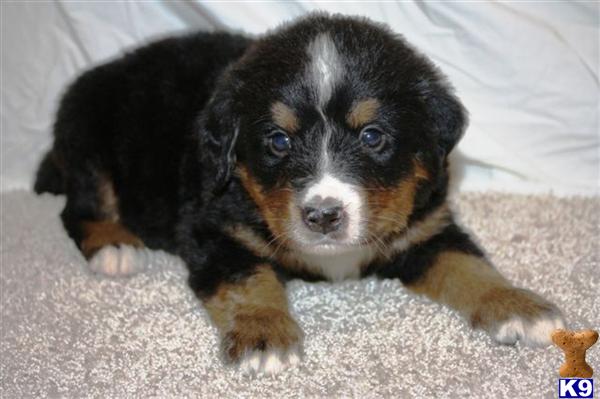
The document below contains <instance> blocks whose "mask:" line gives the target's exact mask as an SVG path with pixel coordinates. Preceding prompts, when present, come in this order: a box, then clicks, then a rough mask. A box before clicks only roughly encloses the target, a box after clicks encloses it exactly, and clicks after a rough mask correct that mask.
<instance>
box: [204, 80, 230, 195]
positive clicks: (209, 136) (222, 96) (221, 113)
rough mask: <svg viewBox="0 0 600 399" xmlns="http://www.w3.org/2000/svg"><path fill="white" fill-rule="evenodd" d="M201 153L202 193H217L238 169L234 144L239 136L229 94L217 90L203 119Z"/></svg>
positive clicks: (225, 91) (206, 108) (226, 91)
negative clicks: (235, 169)
mask: <svg viewBox="0 0 600 399" xmlns="http://www.w3.org/2000/svg"><path fill="white" fill-rule="evenodd" d="M199 127H200V141H199V145H200V148H199V153H200V159H201V162H202V176H203V179H202V180H203V190H204V191H206V190H208V191H209V192H211V193H213V194H214V193H218V192H219V191H221V190H222V189H223V188H224V187H225V186H226V185H227V183H228V182H229V179H230V178H231V173H232V171H233V169H234V168H235V162H236V155H235V144H236V141H237V136H238V132H239V122H238V117H237V116H236V115H234V111H233V99H232V95H231V92H230V91H229V90H225V89H221V90H218V91H217V93H216V94H215V96H213V98H211V100H210V101H209V103H208V104H207V106H206V107H205V110H204V112H203V114H202V116H201V118H200V123H199Z"/></svg>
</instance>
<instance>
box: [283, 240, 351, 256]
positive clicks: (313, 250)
mask: <svg viewBox="0 0 600 399" xmlns="http://www.w3.org/2000/svg"><path fill="white" fill-rule="evenodd" d="M294 244H295V247H296V249H298V250H299V251H301V252H304V253H306V254H310V255H324V256H325V255H339V254H343V253H347V252H352V251H356V250H357V249H359V248H360V247H361V245H360V242H354V241H346V240H344V241H340V240H335V239H331V238H327V237H324V238H322V239H320V240H314V241H296V242H295V243H294Z"/></svg>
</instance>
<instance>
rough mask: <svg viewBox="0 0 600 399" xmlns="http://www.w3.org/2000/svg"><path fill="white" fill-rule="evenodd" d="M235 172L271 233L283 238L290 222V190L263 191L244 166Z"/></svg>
mask: <svg viewBox="0 0 600 399" xmlns="http://www.w3.org/2000/svg"><path fill="white" fill-rule="evenodd" d="M237 172H238V175H239V177H240V180H241V182H242V185H243V186H244V188H245V189H246V191H247V192H248V194H249V195H250V197H251V198H252V200H253V201H254V203H255V204H256V205H257V206H258V209H259V211H260V213H261V215H262V217H263V218H264V219H265V222H266V223H267V225H268V226H269V229H270V230H271V232H272V233H273V234H274V235H275V236H277V237H279V236H285V235H286V234H287V224H288V223H289V220H290V203H291V201H292V191H291V189H290V188H288V187H284V188H279V189H274V190H272V191H265V190H264V188H263V187H262V186H261V185H260V184H259V183H258V182H257V181H256V179H255V178H254V177H253V176H252V175H251V174H250V172H249V171H248V169H247V168H246V167H245V166H243V165H242V166H239V167H238V171H237Z"/></svg>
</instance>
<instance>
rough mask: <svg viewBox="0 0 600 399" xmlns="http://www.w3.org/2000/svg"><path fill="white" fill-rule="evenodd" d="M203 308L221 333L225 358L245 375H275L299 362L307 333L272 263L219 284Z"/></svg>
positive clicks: (205, 301)
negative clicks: (291, 311) (291, 308)
mask: <svg viewBox="0 0 600 399" xmlns="http://www.w3.org/2000/svg"><path fill="white" fill-rule="evenodd" d="M204 305H205V307H206V309H207V310H208V313H209V314H210V316H211V318H212V320H213V322H214V323H215V325H216V326H217V328H218V329H219V332H220V333H221V337H222V348H223V353H224V355H225V358H226V359H227V360H229V361H237V362H239V364H240V367H241V368H242V369H244V370H245V371H252V372H265V373H268V374H272V373H276V372H278V371H280V370H282V369H284V368H286V367H288V366H291V365H294V364H296V363H298V362H299V361H300V343H301V337H302V332H301V331H300V328H299V327H298V325H297V324H296V322H295V321H294V319H293V318H292V317H291V316H290V314H289V311H288V305H287V298H286V294H285V289H284V287H283V285H282V283H281V282H280V281H279V280H278V279H277V277H276V276H275V273H274V272H273V270H272V269H271V267H270V266H269V265H268V264H263V265H259V266H257V267H256V270H255V271H254V273H252V274H251V275H250V276H248V277H247V278H245V279H243V280H242V281H239V282H237V283H222V284H220V285H219V287H218V288H217V291H216V292H215V293H214V295H212V296H210V297H208V298H205V299H204Z"/></svg>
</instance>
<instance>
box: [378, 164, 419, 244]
mask: <svg viewBox="0 0 600 399" xmlns="http://www.w3.org/2000/svg"><path fill="white" fill-rule="evenodd" d="M414 164H415V166H414V170H413V173H412V175H411V176H409V177H407V178H405V179H404V180H402V181H400V183H399V184H398V185H396V186H395V187H386V188H380V189H378V188H374V189H370V190H368V191H367V198H368V204H369V209H370V216H369V232H370V233H371V234H372V235H376V236H378V237H385V236H388V235H390V234H393V233H399V232H401V231H403V230H405V229H406V228H407V226H408V218H409V217H410V215H411V213H412V212H413V208H414V201H415V194H416V191H417V185H418V183H419V180H427V179H428V178H429V174H428V172H427V170H426V169H425V168H424V167H423V166H421V165H420V164H419V163H418V162H417V161H415V163H414Z"/></svg>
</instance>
